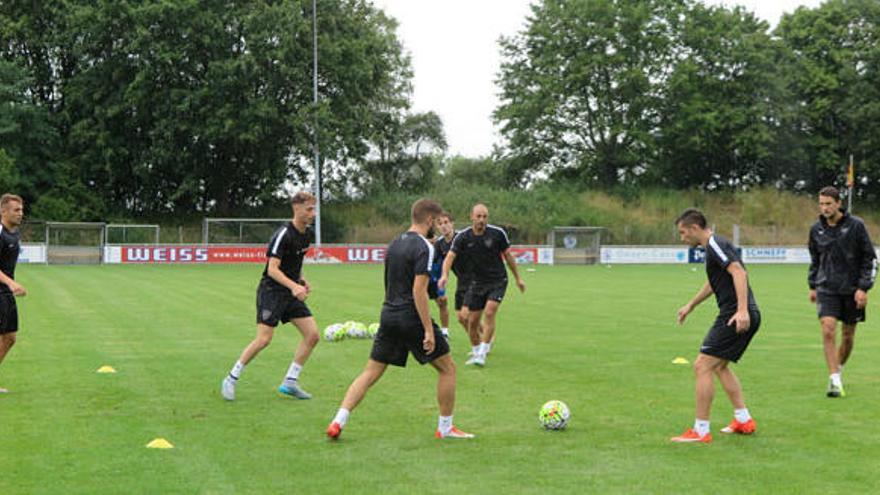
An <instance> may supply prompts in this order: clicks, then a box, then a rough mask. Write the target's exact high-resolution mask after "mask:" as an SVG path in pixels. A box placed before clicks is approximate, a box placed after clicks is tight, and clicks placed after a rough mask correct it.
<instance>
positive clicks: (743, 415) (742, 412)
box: [733, 407, 752, 423]
mask: <svg viewBox="0 0 880 495" xmlns="http://www.w3.org/2000/svg"><path fill="white" fill-rule="evenodd" d="M733 416H734V417H735V418H736V420H737V421H739V422H740V423H745V422H747V421H748V420H750V419H752V415H751V414H749V409H748V408H747V407H744V408H742V409H734V410H733Z"/></svg>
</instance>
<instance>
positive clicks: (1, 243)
mask: <svg viewBox="0 0 880 495" xmlns="http://www.w3.org/2000/svg"><path fill="white" fill-rule="evenodd" d="M23 218H24V200H23V199H21V198H20V197H19V196H16V195H14V194H4V195H3V196H2V197H0V363H2V362H3V358H5V357H6V354H7V353H8V352H9V349H12V346H13V345H15V337H16V334H17V333H18V307H17V305H16V304H15V298H16V297H24V296H26V295H27V290H25V288H24V287H23V286H22V285H21V284H19V283H18V282H16V281H15V265H16V263H18V254H19V252H20V251H21V234H20V233H19V231H18V227H19V226H20V225H21V222H22V219H23ZM7 392H9V391H8V390H6V389H5V388H0V393H2V394H5V393H7Z"/></svg>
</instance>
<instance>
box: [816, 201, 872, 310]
mask: <svg viewBox="0 0 880 495" xmlns="http://www.w3.org/2000/svg"><path fill="white" fill-rule="evenodd" d="M810 259H811V262H810V272H809V276H808V282H809V284H810V288H811V289H816V290H818V291H819V292H824V293H828V294H841V295H848V294H854V293H855V291H856V290H858V289H862V290H864V291H867V290H869V289H870V288H871V287H872V286H873V285H874V278H876V276H877V254H876V253H875V251H874V244H873V243H872V242H871V238H870V237H869V236H868V229H866V228H865V224H864V223H863V222H862V220H861V219H860V218H858V217H854V216H852V215H850V214H848V213H844V214H843V217H842V218H841V219H840V221H839V222H837V225H835V226H833V227H832V226H829V225H828V222H827V221H826V220H825V217H823V216H821V215H820V216H819V221H818V222H816V223H815V224H813V227H812V228H811V229H810Z"/></svg>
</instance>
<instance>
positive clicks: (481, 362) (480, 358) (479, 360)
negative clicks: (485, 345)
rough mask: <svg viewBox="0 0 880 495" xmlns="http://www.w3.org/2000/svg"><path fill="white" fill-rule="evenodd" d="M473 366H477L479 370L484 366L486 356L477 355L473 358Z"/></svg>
mask: <svg viewBox="0 0 880 495" xmlns="http://www.w3.org/2000/svg"><path fill="white" fill-rule="evenodd" d="M474 365H476V366H479V367H480V368H482V367H483V366H486V355H485V354H477V355H476V356H474Z"/></svg>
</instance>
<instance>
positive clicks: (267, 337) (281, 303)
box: [220, 192, 319, 400]
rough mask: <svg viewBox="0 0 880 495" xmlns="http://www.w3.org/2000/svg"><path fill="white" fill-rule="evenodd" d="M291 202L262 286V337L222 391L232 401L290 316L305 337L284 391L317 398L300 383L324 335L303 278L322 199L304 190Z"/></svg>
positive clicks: (271, 250) (274, 241) (245, 354)
mask: <svg viewBox="0 0 880 495" xmlns="http://www.w3.org/2000/svg"><path fill="white" fill-rule="evenodd" d="M290 202H291V206H292V207H293V220H291V222H290V223H288V224H287V225H285V226H284V227H281V228H280V229H278V231H277V232H275V235H273V236H272V239H271V240H270V241H269V248H268V250H267V252H266V257H267V261H266V267H265V269H263V278H262V279H261V280H260V285H259V287H258V288H257V336H256V338H254V340H253V341H252V342H251V343H250V344H248V346H247V347H245V349H244V351H243V352H242V353H241V357H240V358H238V361H237V362H236V363H235V365H234V366H233V367H232V370H231V371H230V372H229V375H227V376H226V378H224V379H223V383H222V386H221V387H220V392H221V393H222V394H223V398H224V399H226V400H235V385H236V383H237V382H238V379H239V378H241V373H242V372H243V371H244V367H245V366H246V365H247V364H248V363H249V362H250V361H251V360H252V359H254V358H255V357H256V356H257V354H259V353H260V351H262V350H263V349H265V348H266V346H268V345H269V343H270V342H272V335H273V334H274V333H275V327H277V326H278V324H279V323H285V322H288V321H289V322H291V323H293V325H294V326H296V328H297V329H298V330H299V332H300V333H301V334H302V336H303V339H302V341H300V343H299V346H298V347H297V348H296V353H295V354H294V356H293V362H292V363H290V367H289V368H288V370H287V374H286V375H285V376H284V380H283V381H282V382H281V385H280V386H279V387H278V391H279V392H280V393H282V394H285V395H288V396H290V397H295V398H297V399H310V398H311V397H312V396H311V395H309V394H308V393H307V392H306V391H305V390H303V389H301V388H300V387H299V383H298V382H299V374H300V371H301V370H302V367H303V366H304V365H305V364H306V360H308V359H309V356H310V355H311V354H312V350H313V349H314V348H315V346H316V345H318V340H319V337H318V325H317V324H316V323H315V318H314V317H313V316H312V312H311V311H309V308H308V306H306V303H305V301H306V298H307V297H308V296H309V294H310V293H311V291H312V288H311V286H310V285H309V282H308V281H307V280H306V279H305V278H303V277H302V264H303V258H304V257H305V255H306V252H307V251H308V250H309V244H310V243H311V238H312V231H311V229H309V225H311V223H312V221H313V220H314V219H315V203H316V201H315V197H314V196H313V195H312V194H310V193H308V192H298V193H296V194H295V195H294V196H293V198H291V200H290Z"/></svg>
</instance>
